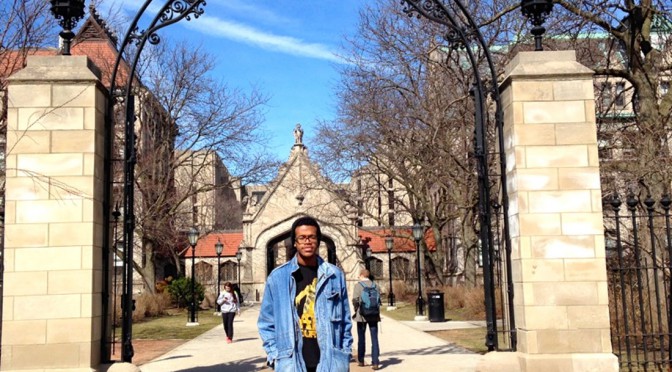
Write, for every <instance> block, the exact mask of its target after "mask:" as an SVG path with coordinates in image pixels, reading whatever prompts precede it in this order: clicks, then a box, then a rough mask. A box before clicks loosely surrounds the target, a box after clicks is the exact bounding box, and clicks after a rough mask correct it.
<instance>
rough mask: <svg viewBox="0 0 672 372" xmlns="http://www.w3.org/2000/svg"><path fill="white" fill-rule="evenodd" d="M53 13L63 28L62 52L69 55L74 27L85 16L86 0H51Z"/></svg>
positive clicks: (61, 34) (61, 33) (61, 35)
mask: <svg viewBox="0 0 672 372" xmlns="http://www.w3.org/2000/svg"><path fill="white" fill-rule="evenodd" d="M51 13H52V14H53V15H54V17H55V18H56V19H57V20H58V24H59V25H60V26H61V27H62V28H63V31H61V32H60V33H59V36H60V37H62V38H63V50H62V52H61V54H63V55H64V56H69V55H70V42H71V40H72V38H74V37H75V33H74V32H72V29H73V28H75V26H76V25H77V22H78V21H79V20H80V19H82V17H84V0H51Z"/></svg>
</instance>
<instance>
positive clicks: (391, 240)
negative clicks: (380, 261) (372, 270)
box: [385, 235, 394, 307]
mask: <svg viewBox="0 0 672 372" xmlns="http://www.w3.org/2000/svg"><path fill="white" fill-rule="evenodd" d="M385 248H387V270H388V273H389V274H388V276H389V277H390V294H389V296H387V297H388V300H389V302H388V304H389V306H390V307H392V306H394V291H393V290H392V248H394V238H393V237H392V236H390V235H388V236H386V237H385Z"/></svg>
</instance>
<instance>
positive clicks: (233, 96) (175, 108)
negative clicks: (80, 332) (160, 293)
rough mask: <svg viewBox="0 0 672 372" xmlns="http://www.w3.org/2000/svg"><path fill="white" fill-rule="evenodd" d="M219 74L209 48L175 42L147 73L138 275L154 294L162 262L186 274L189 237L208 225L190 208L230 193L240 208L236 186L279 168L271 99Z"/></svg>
mask: <svg viewBox="0 0 672 372" xmlns="http://www.w3.org/2000/svg"><path fill="white" fill-rule="evenodd" d="M214 67H215V60H214V58H213V57H212V56H211V55H209V54H208V53H206V52H205V51H203V50H202V48H200V47H198V46H193V45H188V44H187V43H177V44H172V43H170V42H169V41H168V42H164V44H160V45H159V46H158V47H157V48H155V49H153V50H152V51H151V53H150V54H148V57H146V59H145V60H144V61H143V65H142V66H141V68H140V71H141V78H142V80H143V83H144V85H145V88H142V89H141V90H139V91H141V92H142V93H139V94H137V95H138V96H139V97H140V99H141V101H142V102H143V105H144V106H142V107H143V108H142V112H140V113H139V122H140V123H141V127H140V128H139V129H138V130H137V131H138V142H137V151H138V164H137V166H136V181H137V182H136V199H137V200H138V202H137V203H136V205H137V208H136V218H137V234H138V236H140V241H139V242H138V246H136V247H137V248H136V249H138V250H139V252H138V253H139V254H137V255H136V257H139V258H140V259H139V260H136V262H135V269H136V270H137V271H138V272H139V273H140V275H141V276H142V277H143V279H144V281H145V286H146V287H147V288H153V286H154V280H155V273H156V267H155V265H156V263H157V262H158V261H157V260H158V259H160V258H163V259H169V260H171V261H173V262H174V263H175V265H176V266H177V267H178V268H179V267H180V265H179V261H180V253H181V251H180V250H181V249H183V248H184V247H186V246H187V244H186V241H185V236H184V232H185V230H186V229H187V228H188V227H189V226H192V225H193V224H201V223H200V222H199V221H195V220H196V219H197V218H194V217H193V216H192V215H191V214H186V215H185V213H184V206H185V205H188V206H191V205H193V202H192V200H194V199H195V198H197V197H201V196H199V195H205V194H207V193H218V194H220V195H222V194H223V193H227V192H228V193H229V195H230V197H229V199H228V203H229V204H231V203H234V205H235V204H237V203H236V202H235V196H231V194H232V190H231V188H232V187H233V186H234V184H240V182H258V181H260V180H264V179H266V178H267V177H268V176H269V175H270V171H271V170H273V169H274V167H275V163H274V162H273V161H272V160H271V158H270V156H269V155H268V154H267V153H265V152H264V151H263V149H264V147H263V144H264V143H265V140H266V138H265V137H264V135H263V133H262V132H261V131H260V124H261V122H262V120H263V110H262V107H263V105H264V104H265V103H266V102H267V98H266V97H265V96H264V95H263V94H261V93H260V92H259V91H258V90H256V89H254V90H252V92H251V93H249V94H246V93H244V92H243V91H242V90H241V89H233V88H229V87H228V86H227V85H226V84H224V83H222V82H221V81H219V80H217V79H216V78H214V77H213V69H214ZM138 106H140V105H138ZM223 164H226V167H223ZM218 167H219V168H221V169H222V170H221V171H217V170H216V169H219V168H218ZM232 198H233V200H231V199H232ZM224 199H226V198H224ZM224 203H227V202H224ZM219 206H220V207H221V205H219ZM237 206H238V210H240V205H239V204H238V205H237ZM213 209H214V206H213ZM238 215H240V212H238ZM227 223H228V224H229V226H231V225H234V226H235V223H236V221H232V220H230V219H229V221H228V222H227ZM238 223H239V222H238ZM220 224H223V222H222V223H220ZM222 227H223V226H222ZM207 232H208V231H201V233H203V234H205V233H207Z"/></svg>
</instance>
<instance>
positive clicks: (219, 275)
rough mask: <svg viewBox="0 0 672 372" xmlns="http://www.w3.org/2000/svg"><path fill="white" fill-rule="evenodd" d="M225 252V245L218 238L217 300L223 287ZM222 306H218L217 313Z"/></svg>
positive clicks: (216, 245)
mask: <svg viewBox="0 0 672 372" xmlns="http://www.w3.org/2000/svg"><path fill="white" fill-rule="evenodd" d="M223 250H224V244H222V241H221V240H219V238H217V243H215V252H216V253H217V298H219V290H220V288H221V287H222V264H221V263H220V260H221V258H222V251H223ZM220 307H221V305H219V304H218V305H217V311H218V312H219V310H220Z"/></svg>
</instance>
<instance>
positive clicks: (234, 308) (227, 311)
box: [217, 282, 240, 344]
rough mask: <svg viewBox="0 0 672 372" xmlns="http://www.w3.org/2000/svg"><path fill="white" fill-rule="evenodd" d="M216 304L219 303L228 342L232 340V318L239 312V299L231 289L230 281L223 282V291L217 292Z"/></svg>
mask: <svg viewBox="0 0 672 372" xmlns="http://www.w3.org/2000/svg"><path fill="white" fill-rule="evenodd" d="M217 304H219V305H220V311H221V313H222V323H223V324H224V332H225V333H226V343H228V344H230V343H232V342H233V319H234V318H235V317H236V314H240V306H239V304H240V299H239V298H238V295H237V294H236V292H234V291H233V287H232V286H231V282H226V283H224V291H222V293H220V294H219V297H218V298H217Z"/></svg>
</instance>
